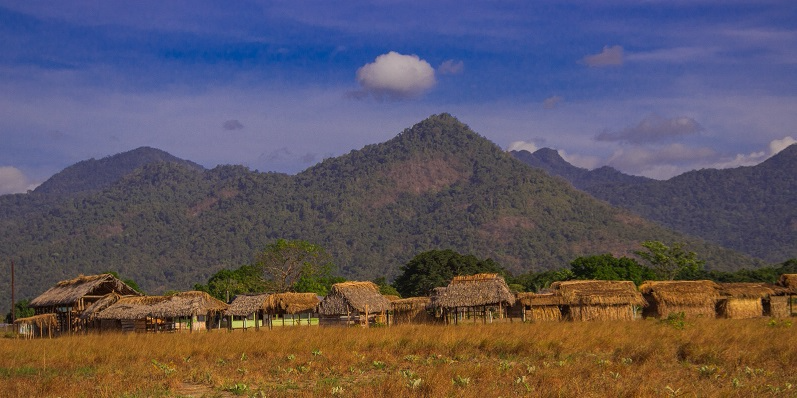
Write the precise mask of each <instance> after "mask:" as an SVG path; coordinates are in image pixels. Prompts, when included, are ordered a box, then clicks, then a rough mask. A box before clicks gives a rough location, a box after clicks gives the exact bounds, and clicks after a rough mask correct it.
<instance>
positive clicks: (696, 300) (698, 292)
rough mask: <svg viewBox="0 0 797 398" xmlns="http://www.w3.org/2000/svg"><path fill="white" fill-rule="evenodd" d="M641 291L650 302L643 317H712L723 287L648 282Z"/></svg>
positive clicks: (700, 283) (701, 282) (704, 284)
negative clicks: (678, 314) (672, 315)
mask: <svg viewBox="0 0 797 398" xmlns="http://www.w3.org/2000/svg"><path fill="white" fill-rule="evenodd" d="M639 290H640V291H641V292H642V295H643V296H644V297H645V299H646V300H647V302H648V307H646V308H645V310H644V313H643V315H644V316H646V317H656V318H666V317H667V316H669V315H670V314H677V313H683V314H684V315H685V316H687V317H711V318H713V317H715V316H716V315H715V314H716V309H715V308H716V303H717V301H718V300H719V299H720V298H721V296H720V286H719V285H718V284H716V283H714V282H712V281H647V282H645V283H643V284H642V285H641V286H640V287H639Z"/></svg>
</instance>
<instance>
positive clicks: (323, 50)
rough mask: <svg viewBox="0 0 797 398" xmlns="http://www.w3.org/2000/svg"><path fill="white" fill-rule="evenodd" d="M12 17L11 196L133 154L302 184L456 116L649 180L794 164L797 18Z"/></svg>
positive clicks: (483, 9) (91, 7)
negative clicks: (324, 166) (331, 165)
mask: <svg viewBox="0 0 797 398" xmlns="http://www.w3.org/2000/svg"><path fill="white" fill-rule="evenodd" d="M592 3H593V2H576V1H546V0H542V1H532V2H529V1H502V2H492V1H491V2H460V1H428V2H416V1H349V2H329V1H308V2H296V1H293V2H288V1H246V0H244V1H236V2H216V1H201V0H200V1H168V2H163V1H150V0H140V1H135V2H129V1H116V0H105V1H80V0H76V1H69V2H61V1H36V0H29V1H24V2H20V1H7V0H0V142H2V145H0V194H5V193H14V192H25V191H26V190H27V189H30V188H32V187H35V186H36V185H37V184H39V183H41V182H42V181H44V180H46V179H47V178H49V177H50V176H51V175H52V174H54V173H56V172H58V171H60V170H62V169H63V168H65V167H67V166H69V165H71V164H74V163H76V162H78V161H81V160H85V159H89V158H92V157H93V158H102V157H105V156H109V155H113V154H116V153H120V152H124V151H128V150H131V149H134V148H137V147H140V146H151V147H155V148H159V149H163V150H165V151H168V152H170V153H172V154H173V155H175V156H178V157H181V158H184V159H188V160H192V161H194V162H197V163H200V164H202V165H204V166H206V167H214V166H216V165H218V164H242V165H245V166H248V167H250V168H251V169H257V170H260V171H278V172H286V173H291V174H293V173H296V172H299V171H301V170H303V169H305V168H307V167H309V166H311V165H313V164H315V163H317V162H319V161H321V160H322V159H324V158H327V157H332V156H338V155H341V154H344V153H347V152H349V151H351V150H354V149H360V148H362V147H363V146H365V145H368V144H373V143H379V142H383V141H386V140H388V139H390V138H392V137H394V136H395V135H396V134H398V133H399V132H401V131H402V130H403V129H405V128H409V127H411V126H412V125H413V124H415V123H417V122H419V121H421V120H423V119H424V118H426V117H428V116H429V115H432V114H437V113H443V112H447V113H451V114H452V115H454V116H455V117H457V118H458V119H459V120H460V121H462V122H463V123H465V124H467V125H469V126H470V127H471V128H472V129H473V130H474V131H476V132H477V133H479V134H481V135H483V136H485V137H486V138H488V139H490V140H492V141H493V142H495V143H496V144H498V145H499V146H501V147H502V148H504V149H527V150H530V151H533V150H535V149H537V148H542V147H550V148H554V149H557V150H559V151H560V153H561V154H562V155H563V156H564V157H565V159H567V160H568V161H570V162H571V163H573V164H576V165H578V166H581V167H586V168H595V167H599V166H603V165H609V166H612V167H615V168H617V169H619V170H621V171H623V172H626V173H629V174H635V175H645V176H648V177H653V178H669V177H672V176H674V175H677V174H679V173H682V172H684V171H688V170H691V169H697V168H708V167H715V168H725V167H734V166H741V165H753V164H757V163H760V162H761V161H763V160H765V159H766V158H768V157H770V156H771V155H773V154H774V153H777V152H778V151H779V150H781V149H782V148H784V147H786V146H788V145H789V144H792V143H795V142H797V140H795V139H797V2H795V1H793V0H784V1H767V0H754V1H736V0H726V1H713V0H705V1H703V0H690V1H686V0H683V1H682V0H662V1H657V0H650V1H639V0H634V1H632V0H609V1H601V2H595V3H599V4H592Z"/></svg>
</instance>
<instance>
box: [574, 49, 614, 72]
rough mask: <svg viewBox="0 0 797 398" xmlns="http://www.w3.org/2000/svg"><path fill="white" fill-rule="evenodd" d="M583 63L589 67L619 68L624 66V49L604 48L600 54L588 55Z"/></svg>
mask: <svg viewBox="0 0 797 398" xmlns="http://www.w3.org/2000/svg"><path fill="white" fill-rule="evenodd" d="M582 61H583V62H584V63H585V64H587V65H588V66H592V67H597V68H600V67H604V66H619V65H622V64H623V47H621V46H611V47H609V46H604V47H603V51H601V52H600V53H598V54H593V55H587V56H586V57H584V58H583V59H582Z"/></svg>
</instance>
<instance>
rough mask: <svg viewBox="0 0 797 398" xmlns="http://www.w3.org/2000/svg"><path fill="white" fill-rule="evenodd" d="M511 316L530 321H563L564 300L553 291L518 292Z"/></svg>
mask: <svg viewBox="0 0 797 398" xmlns="http://www.w3.org/2000/svg"><path fill="white" fill-rule="evenodd" d="M516 297H517V301H516V302H515V305H514V306H513V307H512V310H511V311H512V314H511V316H514V317H519V318H521V319H523V320H524V321H528V322H546V321H561V320H562V309H561V306H562V305H563V304H564V300H563V299H562V297H561V296H558V295H555V294H553V293H518V294H517V295H516Z"/></svg>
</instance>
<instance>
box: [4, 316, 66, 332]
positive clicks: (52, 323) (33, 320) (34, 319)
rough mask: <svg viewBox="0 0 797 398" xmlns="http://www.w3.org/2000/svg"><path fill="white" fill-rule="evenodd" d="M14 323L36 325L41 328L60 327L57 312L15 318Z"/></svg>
mask: <svg viewBox="0 0 797 398" xmlns="http://www.w3.org/2000/svg"><path fill="white" fill-rule="evenodd" d="M14 325H31V326H36V327H37V328H38V329H39V330H42V329H44V328H56V327H58V318H56V316H55V314H39V315H34V316H29V317H26V318H19V319H16V320H14Z"/></svg>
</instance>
